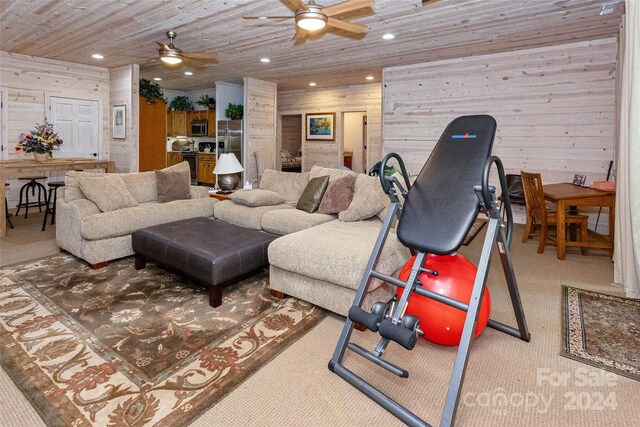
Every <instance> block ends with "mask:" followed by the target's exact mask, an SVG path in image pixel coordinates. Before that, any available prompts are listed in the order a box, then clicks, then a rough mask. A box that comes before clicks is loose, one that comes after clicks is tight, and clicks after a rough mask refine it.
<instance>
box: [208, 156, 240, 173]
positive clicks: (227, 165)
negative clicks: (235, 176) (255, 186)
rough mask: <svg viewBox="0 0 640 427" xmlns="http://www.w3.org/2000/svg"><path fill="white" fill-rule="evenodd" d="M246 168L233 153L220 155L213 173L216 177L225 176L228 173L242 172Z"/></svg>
mask: <svg viewBox="0 0 640 427" xmlns="http://www.w3.org/2000/svg"><path fill="white" fill-rule="evenodd" d="M243 170H244V168H243V167H242V165H241V164H240V162H239V161H238V159H237V158H236V155H235V154H233V153H224V154H220V157H218V162H217V163H216V167H215V168H214V169H213V173H214V174H216V175H224V174H227V173H238V172H242V171H243Z"/></svg>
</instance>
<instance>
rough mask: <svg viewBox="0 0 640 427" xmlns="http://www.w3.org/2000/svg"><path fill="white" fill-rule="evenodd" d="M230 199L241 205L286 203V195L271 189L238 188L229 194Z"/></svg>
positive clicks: (254, 205) (253, 205)
mask: <svg viewBox="0 0 640 427" xmlns="http://www.w3.org/2000/svg"><path fill="white" fill-rule="evenodd" d="M229 199H230V200H232V201H233V202H234V203H237V204H239V205H244V206H249V207H256V206H273V205H279V204H281V203H284V202H285V200H284V197H283V196H282V195H280V194H278V193H276V192H275V191H270V190H238V191H236V192H234V193H232V194H231V195H230V196H229Z"/></svg>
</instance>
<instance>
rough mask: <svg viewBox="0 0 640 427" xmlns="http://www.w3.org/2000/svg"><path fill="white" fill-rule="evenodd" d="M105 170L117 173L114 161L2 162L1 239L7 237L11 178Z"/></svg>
mask: <svg viewBox="0 0 640 427" xmlns="http://www.w3.org/2000/svg"><path fill="white" fill-rule="evenodd" d="M91 169H104V171H105V172H109V173H111V172H115V163H114V161H113V160H96V159H85V158H70V159H50V160H47V161H45V162H36V161H35V160H31V159H29V160H27V159H24V160H0V201H2V202H1V203H0V237H5V236H6V235H7V219H6V216H5V211H4V209H5V205H4V198H5V188H4V183H5V181H6V180H7V179H9V178H14V177H17V176H20V175H23V174H34V173H47V172H56V171H69V170H91Z"/></svg>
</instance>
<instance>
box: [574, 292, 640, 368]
mask: <svg viewBox="0 0 640 427" xmlns="http://www.w3.org/2000/svg"><path fill="white" fill-rule="evenodd" d="M562 292H563V312H564V322H563V337H562V340H563V351H562V355H563V356H565V357H569V358H571V359H575V360H578V361H580V362H583V363H587V364H589V365H593V366H596V367H598V368H601V369H606V370H607V371H611V372H615V373H616V374H619V375H624V376H627V377H629V378H633V379H635V380H640V300H634V299H628V298H620V297H615V296H611V295H605V294H600V293H597V292H589V291H585V290H583V289H577V288H571V287H568V286H564V287H563V290H562Z"/></svg>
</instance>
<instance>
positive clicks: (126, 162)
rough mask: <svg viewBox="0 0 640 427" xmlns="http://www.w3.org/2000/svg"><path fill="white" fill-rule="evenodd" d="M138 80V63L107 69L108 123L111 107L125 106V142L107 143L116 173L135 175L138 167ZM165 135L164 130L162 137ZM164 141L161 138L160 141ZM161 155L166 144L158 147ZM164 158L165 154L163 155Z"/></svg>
mask: <svg viewBox="0 0 640 427" xmlns="http://www.w3.org/2000/svg"><path fill="white" fill-rule="evenodd" d="M139 79H140V67H139V65H138V64H129V65H123V66H122V67H117V68H111V69H109V81H110V85H109V98H110V107H109V110H110V111H109V123H112V121H113V117H112V112H113V109H112V108H111V107H113V106H114V105H125V113H126V120H125V125H126V129H125V139H111V140H110V141H109V146H110V150H109V151H110V153H109V158H110V159H111V160H113V161H114V162H115V164H116V172H137V171H138V164H139V161H138V160H139V132H138V128H139V126H138V123H139V113H138V108H139V103H140V101H139V96H138V88H139V83H138V82H139ZM165 134H166V132H165V130H164V129H163V131H162V135H165ZM162 142H164V136H163V138H162ZM161 145H162V148H163V152H164V151H166V150H165V145H164V144H161ZM163 155H164V154H163Z"/></svg>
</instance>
